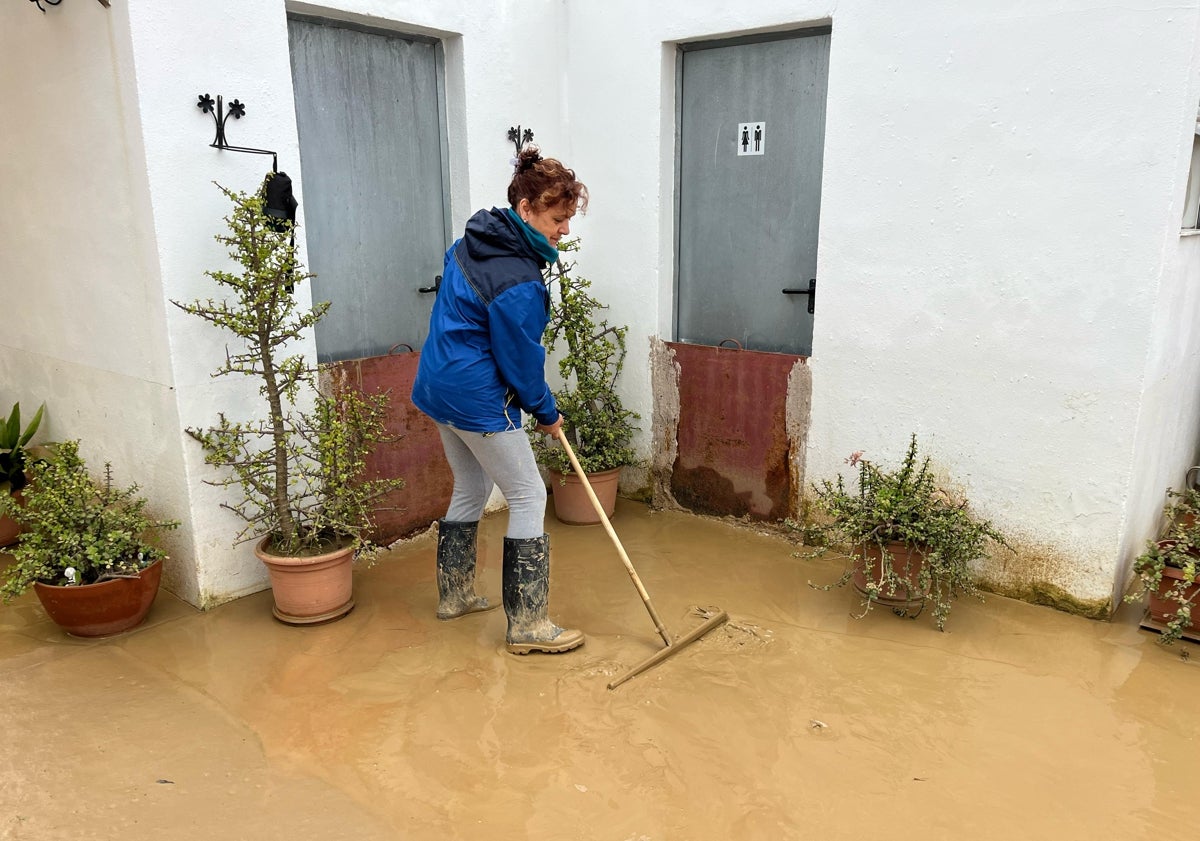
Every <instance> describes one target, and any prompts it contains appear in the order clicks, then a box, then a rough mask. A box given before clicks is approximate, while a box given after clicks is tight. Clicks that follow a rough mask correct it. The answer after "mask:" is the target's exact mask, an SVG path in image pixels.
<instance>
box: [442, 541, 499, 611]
mask: <svg viewBox="0 0 1200 841" xmlns="http://www.w3.org/2000/svg"><path fill="white" fill-rule="evenodd" d="M478 530H479V521H478V520H476V521H475V522H471V523H465V522H454V521H452V520H438V544H437V585H438V608H437V618H438V619H457V618H458V617H459V616H466V615H467V614H468V613H479V612H480V611H484V610H491V609H492V608H493V607H495V606H496V605H494V604H489V603H488V600H487V599H486V598H484V597H483V596H477V595H475V551H476V549H475V545H476V544H475V538H476V534H477V533H478Z"/></svg>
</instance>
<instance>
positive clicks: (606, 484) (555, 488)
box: [550, 467, 621, 526]
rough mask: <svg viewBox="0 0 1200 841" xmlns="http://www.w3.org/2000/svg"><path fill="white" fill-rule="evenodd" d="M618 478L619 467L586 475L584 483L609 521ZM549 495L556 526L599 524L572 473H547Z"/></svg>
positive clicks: (614, 507) (580, 484)
mask: <svg viewBox="0 0 1200 841" xmlns="http://www.w3.org/2000/svg"><path fill="white" fill-rule="evenodd" d="M620 475H621V468H619V467H614V468H613V469H612V470H604V471H602V472H600V473H589V474H587V477H588V482H589V483H590V484H591V486H592V490H593V491H594V492H595V494H596V498H597V499H599V500H600V507H601V508H603V509H604V514H605V516H606V517H609V518H611V517H612V515H613V512H614V511H616V510H617V479H618V478H620ZM550 492H551V494H553V496H554V516H555V517H557V518H558V519H559V522H563V523H566V524H567V525H571V526H594V525H596V524H597V523H599V522H600V515H599V514H597V513H596V509H595V507H593V506H592V501H591V500H590V499H589V498H588V495H587V490H586V489H585V488H584V486H583V480H581V479H580V478H579V476H578V475H576V474H575V473H567V474H563V473H559V472H558V471H557V470H551V471H550Z"/></svg>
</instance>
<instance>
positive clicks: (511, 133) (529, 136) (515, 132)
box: [508, 126, 533, 157]
mask: <svg viewBox="0 0 1200 841" xmlns="http://www.w3.org/2000/svg"><path fill="white" fill-rule="evenodd" d="M508 139H509V140H510V141H512V144H513V146H515V147H516V149H517V157H520V156H521V150H522V149H524V148H525V144H526V143H532V142H533V129H528V128H527V129H525V130H524V132H522V131H521V127H520V126H515V127H512V128H509V130H508Z"/></svg>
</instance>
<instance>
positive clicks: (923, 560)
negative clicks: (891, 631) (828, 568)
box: [806, 435, 1008, 630]
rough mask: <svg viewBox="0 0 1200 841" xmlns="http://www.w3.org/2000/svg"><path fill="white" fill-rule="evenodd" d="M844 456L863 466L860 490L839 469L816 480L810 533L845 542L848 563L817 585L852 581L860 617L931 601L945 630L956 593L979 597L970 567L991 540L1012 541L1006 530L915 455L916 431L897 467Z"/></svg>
mask: <svg viewBox="0 0 1200 841" xmlns="http://www.w3.org/2000/svg"><path fill="white" fill-rule="evenodd" d="M847 462H848V463H849V464H850V465H851V466H855V467H857V468H858V482H857V485H858V486H857V488H850V487H847V486H846V483H845V480H844V479H843V477H842V476H840V475H839V476H838V477H837V480H836V481H834V482H831V481H829V480H824V481H822V482H821V483H820V484H818V485H814V486H813V491H814V498H813V502H814V506H815V508H816V510H817V512H818V513H819V514H820V515H822V516H823V517H824V521H823V522H818V523H816V524H815V525H812V526H810V527H809V528H808V529H807V530H806V531H807V533H808V535H809V536H810V537H815V538H816V539H817V540H818V541H820V542H822V543H824V544H825V546H826V547H828V546H837V547H841V548H843V549H844V550H845V552H846V555H847V557H848V558H849V563H848V565H847V569H846V572H845V573H844V574H843V575H842V577H841V579H839V580H838V581H836V582H834V583H832V584H827V585H813V586H815V587H817V588H818V589H823V590H828V589H832V588H833V587H841V586H844V585H845V584H847V583H851V582H853V584H854V587H855V589H856V590H857V591H858V593H859V594H860V595H861V596H862V597H863V599H864V610H863V614H862V615H865V614H866V613H867V612H868V611H869V610H870V609H871V607H872V606H874V605H877V604H882V605H884V606H887V607H890V608H892V610H893V611H894V612H896V613H897V614H898V615H912V616H914V617H915V616H916V615H918V614H919V613H920V612H921V610H922V608H923V607H924V605H925V604H926V603H927V602H929V603H931V604H932V605H933V618H934V622H935V624H936V625H937V627H938V630H944V629H945V624H946V618H947V617H948V616H949V614H950V606H951V602H952V600H953V599H954V598H955V597H956V596H958V595H959V594H960V593H961V594H968V595H973V596H975V597H977V598H979V599H981V600H982V598H983V597H982V595H981V594H980V593H979V590H978V588H977V587H976V585H975V581H974V578H973V576H972V574H971V569H970V565H971V563H972V562H973V561H975V560H976V559H978V558H980V557H983V556H984V555H985V554H986V553H987V552H988V550H989V548H990V547H991V546H992V545H993V544H996V545H1002V546H1008V543H1007V542H1006V541H1005V539H1004V536H1003V535H1001V534H1000V532H999V531H998V530H997V529H996V528H995V527H994V526H993V525H992V524H991V523H990V522H988V521H987V520H982V519H979V518H977V517H976V516H975V515H974V514H972V513H971V510H970V507H969V505H968V503H967V500H965V499H956V498H955V497H954V495H953V494H952V493H951V492H949V491H948V490H946V489H945V488H944V487H942V486H940V485H939V484H938V483H937V481H936V480H935V478H934V475H933V472H932V470H931V469H930V460H929V457H928V456H925V457H923V458H922V457H921V456H920V455H919V454H918V449H917V437H916V435H913V436H912V437H911V439H910V441H909V445H908V450H907V451H906V453H905V455H904V459H903V460H902V461H901V462H900V465H899V467H897V468H896V469H894V470H885V469H884V468H882V467H880V466H879V465H877V464H875V463H874V462H872V461H870V460H868V459H864V458H862V454H861V453H855V454H854V455H853V456H851V457H850V458H849V459H847ZM820 551H822V550H818V552H820Z"/></svg>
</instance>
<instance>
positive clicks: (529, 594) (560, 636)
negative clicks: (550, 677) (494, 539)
mask: <svg viewBox="0 0 1200 841" xmlns="http://www.w3.org/2000/svg"><path fill="white" fill-rule="evenodd" d="M503 580H504V612H505V613H507V614H508V634H507V636H506V637H505V642H506V643H507V646H506V647H507V648H508V650H509V651H511V652H512V653H513V654H528V653H530V652H531V651H544V652H546V653H547V654H558V653H560V652H563V651H570V650H571V649H572V648H578V647H579V646H581V645H583V640H584V636H583V632H582V631H576V630H572V629H564V628H560V627H558V626H557V625H555V624H554V623H553V622H551V621H550V620H549V619H547V618H546V602H547V601H548V599H549V598H550V535H548V534H543V535H542V536H541V537H530V538H524V539H514V538H510V537H506V538H504V575H503Z"/></svg>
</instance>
